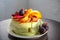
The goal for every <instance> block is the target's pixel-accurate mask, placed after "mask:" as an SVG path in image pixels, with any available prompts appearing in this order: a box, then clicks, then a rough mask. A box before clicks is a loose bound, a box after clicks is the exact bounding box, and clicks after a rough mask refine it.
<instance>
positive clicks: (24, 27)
mask: <svg viewBox="0 0 60 40" xmlns="http://www.w3.org/2000/svg"><path fill="white" fill-rule="evenodd" d="M10 29H11V30H12V32H13V33H15V34H17V35H21V36H34V35H38V34H40V35H41V34H43V33H45V32H46V31H47V30H48V26H47V23H46V22H43V21H42V14H41V12H39V11H38V10H33V9H20V11H19V12H17V11H16V12H15V13H14V14H12V15H11V23H10Z"/></svg>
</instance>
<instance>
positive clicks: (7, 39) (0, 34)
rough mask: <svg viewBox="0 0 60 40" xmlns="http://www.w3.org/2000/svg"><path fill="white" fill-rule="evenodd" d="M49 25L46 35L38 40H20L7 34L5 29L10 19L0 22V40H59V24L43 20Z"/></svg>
mask: <svg viewBox="0 0 60 40" xmlns="http://www.w3.org/2000/svg"><path fill="white" fill-rule="evenodd" d="M43 20H44V21H46V22H47V23H48V25H49V30H48V33H47V34H46V35H44V36H42V37H40V38H38V39H21V38H16V37H13V36H11V35H10V34H8V32H7V29H8V27H9V23H10V19H7V20H4V21H0V40H60V22H57V21H54V20H51V19H43Z"/></svg>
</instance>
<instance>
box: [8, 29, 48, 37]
mask: <svg viewBox="0 0 60 40" xmlns="http://www.w3.org/2000/svg"><path fill="white" fill-rule="evenodd" d="M8 33H9V34H10V35H12V36H14V37H18V38H39V37H42V36H43V35H45V34H47V33H48V31H46V32H45V33H44V34H41V35H35V36H21V35H17V34H15V33H14V32H12V30H10V29H8Z"/></svg>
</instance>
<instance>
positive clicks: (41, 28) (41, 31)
mask: <svg viewBox="0 0 60 40" xmlns="http://www.w3.org/2000/svg"><path fill="white" fill-rule="evenodd" d="M45 32H46V29H45V28H44V27H41V26H39V33H40V34H43V33H45Z"/></svg>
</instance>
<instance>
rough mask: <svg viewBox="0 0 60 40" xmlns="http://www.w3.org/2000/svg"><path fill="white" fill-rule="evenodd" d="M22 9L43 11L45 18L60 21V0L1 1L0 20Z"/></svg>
mask: <svg viewBox="0 0 60 40" xmlns="http://www.w3.org/2000/svg"><path fill="white" fill-rule="evenodd" d="M20 8H32V9H37V10H39V11H41V13H42V14H43V17H44V18H48V19H53V20H56V21H60V0H0V20H5V19H8V18H10V15H11V14H12V13H14V12H15V11H18V10H19V9H20Z"/></svg>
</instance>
